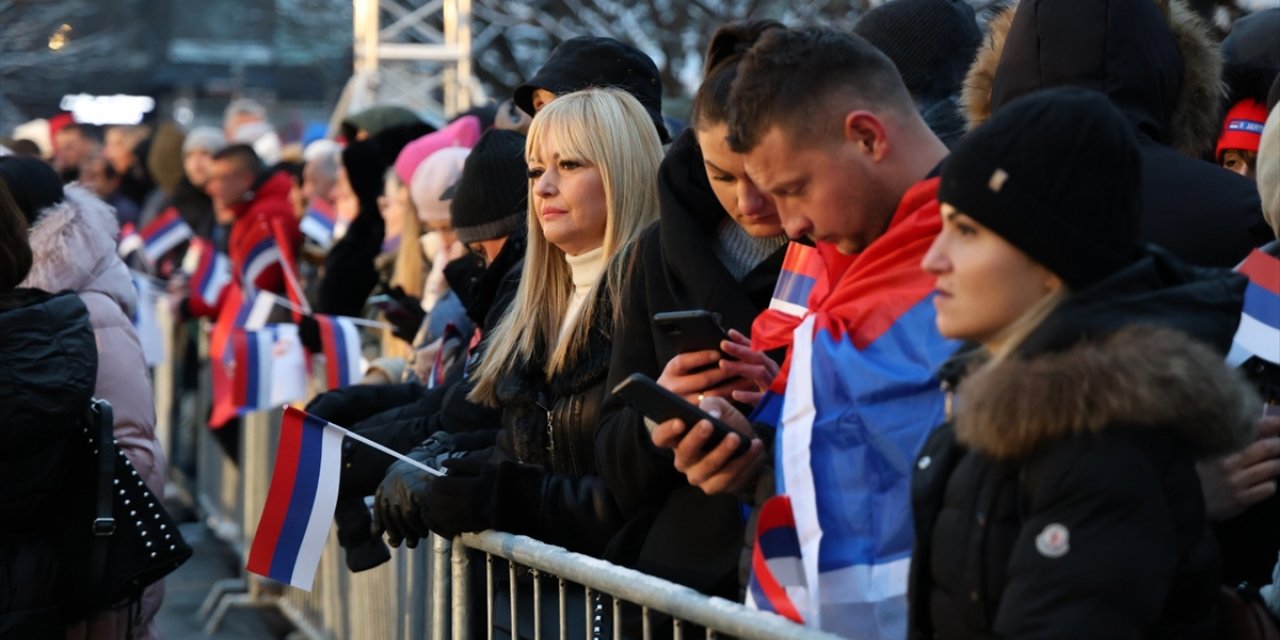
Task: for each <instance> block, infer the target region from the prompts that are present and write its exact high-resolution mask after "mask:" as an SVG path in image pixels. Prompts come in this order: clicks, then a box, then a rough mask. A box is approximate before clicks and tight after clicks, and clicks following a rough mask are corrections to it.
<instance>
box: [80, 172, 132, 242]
mask: <svg viewBox="0 0 1280 640" xmlns="http://www.w3.org/2000/svg"><path fill="white" fill-rule="evenodd" d="M79 182H80V184H82V185H84V186H85V188H87V189H88V190H90V191H92V192H93V194H94V195H96V196H98V197H99V198H101V199H102V201H103V202H106V203H107V205H108V206H110V207H111V208H112V209H113V210H114V211H115V217H116V223H117V224H118V225H120V226H124V225H125V224H130V223H132V224H135V225H136V224H137V222H138V205H136V204H134V203H133V201H132V200H130V199H128V198H126V197H124V195H123V194H121V193H120V174H118V173H116V170H115V167H113V166H112V165H111V163H110V162H108V161H107V159H106V158H104V157H102V156H101V155H94V156H90V157H89V159H88V160H85V161H84V164H82V165H80V178H79Z"/></svg>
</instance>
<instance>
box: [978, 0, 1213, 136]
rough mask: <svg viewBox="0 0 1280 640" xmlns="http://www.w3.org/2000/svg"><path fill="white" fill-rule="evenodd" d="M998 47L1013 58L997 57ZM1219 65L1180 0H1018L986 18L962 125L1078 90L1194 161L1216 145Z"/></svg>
mask: <svg viewBox="0 0 1280 640" xmlns="http://www.w3.org/2000/svg"><path fill="white" fill-rule="evenodd" d="M1161 25H1163V26H1164V27H1167V28H1161ZM1006 45H1008V49H1009V50H1010V51H1011V52H1016V53H1014V54H1012V55H1011V56H1010V57H1009V58H1008V59H1002V57H1003V54H1004V52H1005V50H1006ZM1221 68H1222V54H1221V52H1220V51H1219V49H1218V46H1217V43H1216V41H1215V39H1214V36H1213V33H1212V30H1211V29H1210V27H1209V25H1208V24H1206V23H1205V22H1204V21H1203V20H1202V19H1201V18H1200V16H1199V15H1198V14H1196V12H1195V11H1194V10H1192V9H1191V8H1190V7H1189V6H1188V5H1187V4H1186V2H1185V0H1071V1H1070V2H1058V3H1056V4H1055V3H1051V2H1049V1H1048V0H1023V1H1022V2H1021V3H1019V4H1018V5H1016V6H1013V7H1010V8H1008V9H1006V10H1005V11H1004V12H1003V13H1001V14H999V15H997V16H996V17H994V18H993V19H992V20H991V22H990V24H989V33H988V36H987V40H986V42H985V43H984V44H983V46H981V47H980V48H979V49H978V55H977V57H976V58H975V60H974V62H973V65H972V66H971V67H970V69H969V73H968V75H967V76H966V78H965V82H964V90H963V93H962V106H963V109H964V112H965V116H966V118H967V119H968V122H969V128H970V129H972V128H974V127H976V126H978V125H979V124H981V123H982V122H984V121H986V119H987V118H988V117H990V115H991V112H992V110H993V109H998V108H1000V106H1001V105H1003V104H1005V103H1008V102H1009V101H1011V100H1013V99H1015V98H1017V97H1019V96H1021V95H1024V94H1026V93H1030V92H1031V91H1034V90H1037V89H1042V88H1048V87H1052V86H1058V85H1064V84H1071V85H1078V86H1084V87H1087V88H1091V89H1095V90H1098V91H1102V92H1104V93H1106V94H1107V95H1108V97H1110V98H1111V100H1112V101H1113V102H1114V103H1115V104H1116V106H1117V107H1119V108H1120V109H1121V110H1122V111H1124V112H1125V114H1126V116H1127V117H1129V118H1130V120H1131V121H1133V123H1134V125H1135V126H1137V127H1138V129H1139V131H1141V132H1142V133H1144V134H1146V135H1147V136H1148V137H1150V138H1152V139H1153V140H1156V141H1157V142H1160V143H1163V144H1167V145H1169V146H1171V147H1174V148H1176V149H1179V150H1180V151H1183V152H1186V153H1189V154H1191V155H1196V156H1198V155H1199V154H1200V153H1201V152H1202V151H1204V150H1206V149H1211V148H1212V147H1213V144H1214V142H1215V141H1216V140H1217V135H1218V129H1219V126H1220V124H1221V123H1220V117H1219V115H1220V103H1221V100H1222V96H1223V93H1224V88H1223V84H1222V77H1221V74H1222V72H1221Z"/></svg>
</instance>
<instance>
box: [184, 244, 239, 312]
mask: <svg viewBox="0 0 1280 640" xmlns="http://www.w3.org/2000/svg"><path fill="white" fill-rule="evenodd" d="M191 245H192V251H191V252H190V253H189V254H188V256H194V259H193V260H187V261H184V265H183V267H184V269H185V270H186V271H187V272H188V273H190V274H191V285H192V286H191V296H192V297H193V298H197V299H198V300H199V301H200V302H201V303H203V305H204V306H205V307H207V308H210V309H212V308H214V307H217V306H218V298H219V296H221V295H222V290H223V289H224V288H226V286H227V283H229V282H231V262H230V261H229V260H227V256H225V255H223V254H222V253H219V252H218V251H217V250H216V249H214V247H213V245H212V244H211V243H209V242H208V241H206V240H204V239H202V238H196V239H195V240H193V241H192V243H191Z"/></svg>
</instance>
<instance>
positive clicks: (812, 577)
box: [780, 316, 823, 628]
mask: <svg viewBox="0 0 1280 640" xmlns="http://www.w3.org/2000/svg"><path fill="white" fill-rule="evenodd" d="M813 327H814V316H809V317H808V318H806V319H805V320H804V322H801V323H800V326H798V327H796V329H795V332H794V333H793V334H792V347H791V349H792V351H791V373H790V376H789V377H788V379H787V388H786V392H785V394H784V395H783V402H782V415H781V420H780V424H783V425H786V426H785V427H784V428H783V429H782V468H783V469H784V470H785V476H784V478H783V482H784V483H785V489H786V494H787V495H788V496H790V497H791V510H792V515H793V516H794V517H795V521H796V535H797V536H798V537H799V538H800V556H801V558H802V560H803V562H804V573H805V582H806V583H807V584H808V585H809V598H808V601H807V604H808V606H807V607H805V608H806V609H808V610H802V611H800V616H801V617H802V618H804V621H805V623H806V624H807V625H809V626H811V627H816V628H822V619H821V615H822V614H821V610H820V608H819V607H818V606H817V603H819V602H821V601H822V598H823V592H822V591H821V585H820V583H819V581H818V552H819V550H820V549H821V547H822V527H821V526H820V525H819V523H818V499H817V494H816V493H815V487H814V486H813V474H812V473H810V471H809V469H810V464H809V445H810V443H811V440H812V437H813V421H814V416H815V413H816V410H815V408H814V404H813V379H812V376H813V372H812V371H811V370H810V369H809V367H808V366H807V365H808V364H809V362H810V361H811V360H810V359H811V357H812V355H813ZM795 604H796V606H797V607H800V606H803V605H802V604H801V603H798V602H797V603H795Z"/></svg>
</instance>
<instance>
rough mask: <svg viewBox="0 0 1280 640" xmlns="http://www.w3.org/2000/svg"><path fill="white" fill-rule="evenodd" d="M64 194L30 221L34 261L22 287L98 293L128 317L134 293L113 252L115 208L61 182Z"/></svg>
mask: <svg viewBox="0 0 1280 640" xmlns="http://www.w3.org/2000/svg"><path fill="white" fill-rule="evenodd" d="M63 192H64V194H65V199H64V200H63V201H62V202H59V203H58V204H55V205H53V206H52V207H49V208H47V209H45V210H44V211H41V212H40V216H39V217H38V218H36V222H35V224H34V225H32V226H31V235H30V241H31V251H32V252H33V253H34V254H35V256H36V260H35V264H33V265H32V266H31V273H30V274H28V275H27V279H26V280H24V281H23V283H22V285H21V286H23V287H31V288H35V289H44V290H45V291H50V292H57V291H62V290H64V289H70V290H72V291H75V292H76V293H100V294H102V295H105V296H107V297H108V298H110V299H111V300H112V301H113V302H115V303H116V304H117V305H119V306H120V308H121V309H122V310H123V311H124V313H125V315H127V316H132V315H133V309H134V306H135V305H136V304H137V292H136V291H135V290H134V288H133V280H132V279H131V278H130V277H129V270H128V269H127V268H126V267H125V265H124V262H122V261H121V260H120V258H119V256H117V255H116V236H117V235H119V233H120V227H119V224H118V223H117V222H116V216H115V213H114V212H113V211H112V209H111V206H110V205H108V204H107V203H105V202H103V201H102V200H100V199H99V198H97V197H96V196H94V195H93V194H91V193H89V192H88V191H86V190H85V189H84V188H83V187H81V186H79V185H76V184H70V185H67V186H66V187H64V189H63Z"/></svg>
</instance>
